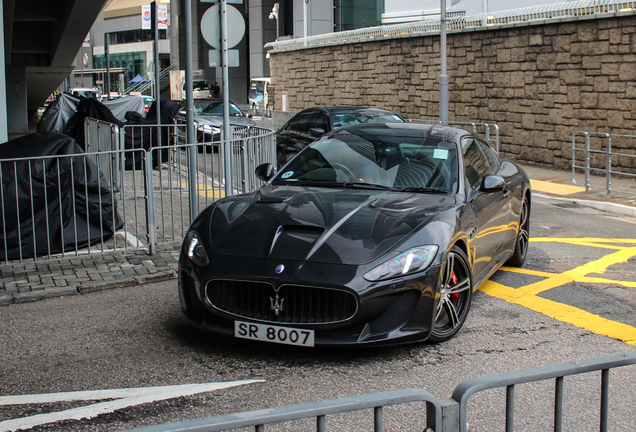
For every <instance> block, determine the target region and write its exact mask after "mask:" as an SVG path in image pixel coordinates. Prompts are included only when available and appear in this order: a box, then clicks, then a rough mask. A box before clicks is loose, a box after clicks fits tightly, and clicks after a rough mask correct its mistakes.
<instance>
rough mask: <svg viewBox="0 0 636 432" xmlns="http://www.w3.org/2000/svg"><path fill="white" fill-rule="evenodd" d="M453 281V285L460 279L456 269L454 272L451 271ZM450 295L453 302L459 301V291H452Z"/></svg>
mask: <svg viewBox="0 0 636 432" xmlns="http://www.w3.org/2000/svg"><path fill="white" fill-rule="evenodd" d="M450 279H451V283H452V286H455V285H457V282H458V280H459V279H457V275H456V274H455V270H453V273H451V278H450ZM448 297H450V299H451V301H452V302H453V303H457V301H458V300H459V293H452V294H451V295H449V296H448Z"/></svg>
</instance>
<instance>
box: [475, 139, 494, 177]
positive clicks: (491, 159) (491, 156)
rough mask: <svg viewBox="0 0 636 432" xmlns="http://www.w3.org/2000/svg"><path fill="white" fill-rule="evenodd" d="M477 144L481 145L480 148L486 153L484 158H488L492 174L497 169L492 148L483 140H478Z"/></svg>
mask: <svg viewBox="0 0 636 432" xmlns="http://www.w3.org/2000/svg"><path fill="white" fill-rule="evenodd" d="M477 143H478V144H479V147H481V150H482V151H483V152H484V156H486V160H488V163H489V164H490V168H491V172H492V171H494V170H495V168H497V160H496V159H495V155H494V154H493V150H492V147H490V146H489V145H488V144H486V143H485V142H483V141H481V140H477Z"/></svg>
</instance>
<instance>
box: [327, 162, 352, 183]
mask: <svg viewBox="0 0 636 432" xmlns="http://www.w3.org/2000/svg"><path fill="white" fill-rule="evenodd" d="M331 166H332V167H333V168H334V169H336V170H338V171H340V172H342V173H343V174H344V175H346V176H347V180H349V181H350V182H356V181H357V180H358V179H356V176H355V175H353V173H352V172H351V170H350V169H349V168H347V167H346V166H344V165H343V164H341V163H338V162H336V163H333V164H331Z"/></svg>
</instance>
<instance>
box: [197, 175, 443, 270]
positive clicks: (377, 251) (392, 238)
mask: <svg viewBox="0 0 636 432" xmlns="http://www.w3.org/2000/svg"><path fill="white" fill-rule="evenodd" d="M454 203H455V198H454V197H453V196H447V195H439V194H412V193H398V192H387V191H377V190H361V189H355V190H353V189H335V188H334V189H330V188H308V187H297V186H295V187H290V186H271V185H266V186H264V187H263V188H262V189H260V190H258V191H256V192H255V193H252V194H247V195H239V196H235V197H229V198H226V199H224V200H221V201H220V202H218V203H217V205H216V206H215V207H214V209H213V210H212V214H211V216H210V224H211V225H210V228H211V229H210V242H211V244H212V247H213V248H214V250H215V252H216V253H219V254H223V255H233V256H249V257H262V258H277V259H281V260H285V259H287V260H303V261H309V262H321V263H333V264H351V265H360V264H364V263H368V262H370V261H373V260H374V259H376V258H378V257H380V256H381V255H383V254H384V253H386V252H387V251H388V250H390V249H391V248H392V247H394V246H395V245H396V244H398V243H400V242H401V241H402V240H404V239H405V238H406V237H408V236H410V235H412V234H413V233H414V232H417V231H420V229H421V228H422V227H423V226H424V225H426V224H427V223H428V222H430V221H432V220H435V219H436V218H437V216H438V215H439V213H440V212H441V211H443V210H445V209H448V208H450V207H451V206H453V205H454Z"/></svg>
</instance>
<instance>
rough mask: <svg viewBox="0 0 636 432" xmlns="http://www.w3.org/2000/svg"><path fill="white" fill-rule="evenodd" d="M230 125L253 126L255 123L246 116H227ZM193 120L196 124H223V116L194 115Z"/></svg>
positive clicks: (218, 125) (219, 125)
mask: <svg viewBox="0 0 636 432" xmlns="http://www.w3.org/2000/svg"><path fill="white" fill-rule="evenodd" d="M229 119H230V124H231V125H240V126H255V125H256V123H254V122H253V121H252V119H250V118H248V117H229ZM194 121H195V123H197V124H198V125H210V126H216V127H219V128H220V127H222V126H223V116H194Z"/></svg>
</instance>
